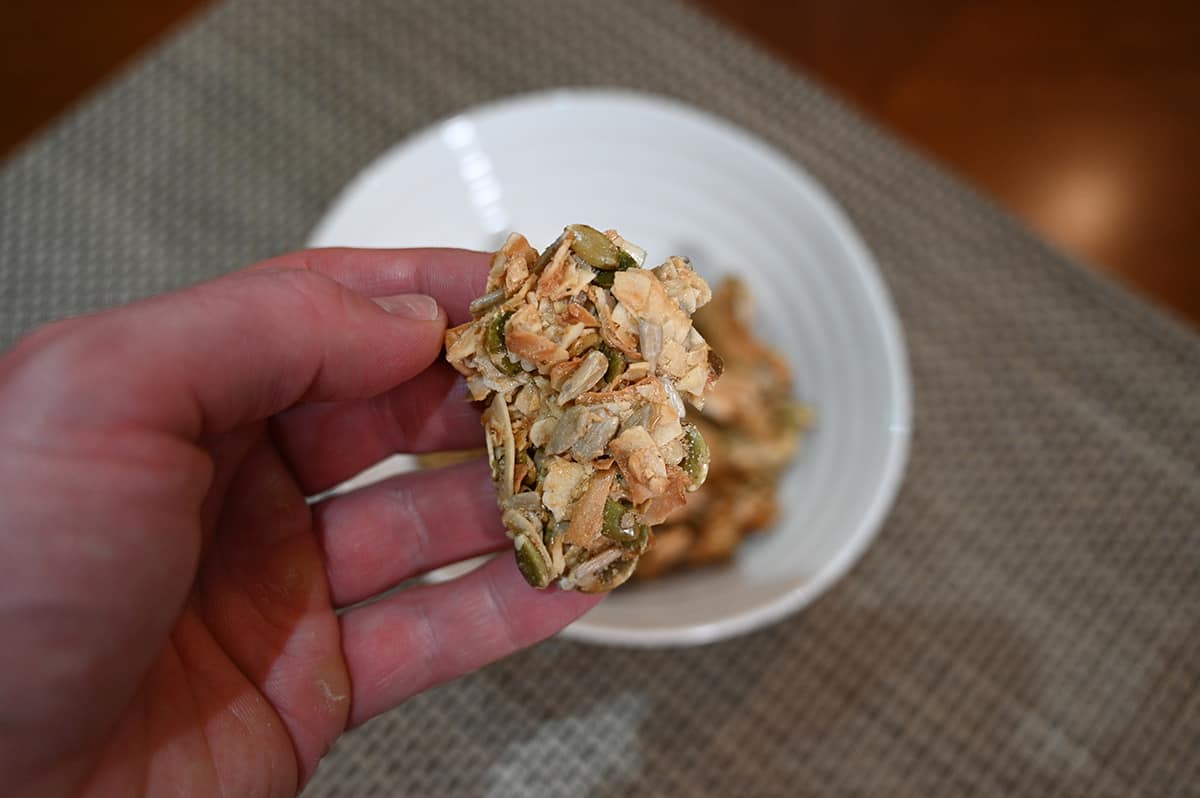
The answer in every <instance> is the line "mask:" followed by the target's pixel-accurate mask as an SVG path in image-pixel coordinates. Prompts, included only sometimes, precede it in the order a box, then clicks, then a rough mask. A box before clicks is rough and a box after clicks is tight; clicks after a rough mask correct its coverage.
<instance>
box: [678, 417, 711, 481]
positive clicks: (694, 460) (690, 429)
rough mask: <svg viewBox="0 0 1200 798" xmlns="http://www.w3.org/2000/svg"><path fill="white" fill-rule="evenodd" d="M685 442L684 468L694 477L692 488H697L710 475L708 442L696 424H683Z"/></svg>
mask: <svg viewBox="0 0 1200 798" xmlns="http://www.w3.org/2000/svg"><path fill="white" fill-rule="evenodd" d="M683 442H684V444H685V445H686V446H687V453H686V454H685V455H684V456H683V470H684V471H686V472H687V475H688V476H689V477H691V478H692V489H693V490H695V489H696V488H698V487H700V486H701V485H703V484H704V480H705V478H706V477H708V463H709V453H708V444H707V443H705V441H704V436H703V435H701V434H700V430H698V429H696V425H695V424H684V425H683Z"/></svg>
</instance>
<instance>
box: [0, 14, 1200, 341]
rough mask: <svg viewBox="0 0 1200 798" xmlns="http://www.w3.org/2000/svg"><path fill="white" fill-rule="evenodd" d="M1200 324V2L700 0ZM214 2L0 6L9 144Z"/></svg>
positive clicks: (0, 74) (2, 126)
mask: <svg viewBox="0 0 1200 798" xmlns="http://www.w3.org/2000/svg"><path fill="white" fill-rule="evenodd" d="M693 2H695V3H697V4H698V5H699V6H701V7H703V8H705V9H707V10H709V11H710V12H711V13H713V14H715V15H716V16H718V17H720V18H722V19H724V20H726V21H727V22H729V23H730V24H731V25H733V26H734V27H736V28H739V29H740V30H742V31H744V32H745V33H747V34H748V35H750V36H751V37H752V38H754V39H756V40H757V41H759V42H760V43H761V44H763V45H764V46H766V47H767V48H769V49H770V50H772V51H774V52H775V53H777V54H778V55H780V56H781V57H783V58H785V59H786V60H788V61H790V62H792V63H793V64H795V65H797V66H798V67H800V68H802V69H804V70H805V71H806V72H808V73H809V74H811V75H814V76H816V77H817V78H818V79H819V80H821V81H823V82H824V83H826V84H827V85H829V86H831V87H833V88H834V89H836V90H837V91H839V92H840V93H841V94H842V95H843V96H845V97H846V98H847V99H848V100H849V101H850V102H852V103H853V104H855V105H857V106H858V107H859V108H860V109H862V110H863V111H864V112H866V113H867V114H869V115H870V116H872V117H874V118H875V119H876V120H878V121H879V122H881V123H882V124H883V125H885V126H886V127H889V128H890V129H892V130H893V131H894V132H895V133H896V134H898V135H899V136H901V137H902V138H904V139H906V140H907V141H908V142H909V143H910V144H912V145H914V146H916V147H917V148H918V149H920V150H922V151H924V152H925V153H926V154H928V155H930V156H931V157H933V158H935V159H937V160H939V161H941V162H942V163H943V164H945V165H947V166H948V167H950V168H951V169H953V170H955V171H957V172H958V173H959V174H961V175H963V176H964V177H966V178H967V179H968V180H970V181H972V182H974V183H975V184H976V185H978V186H980V187H981V188H982V189H983V190H984V191H986V192H988V193H990V194H992V195H993V196H995V197H996V198H997V199H998V200H999V201H1000V202H1001V203H1003V204H1004V205H1006V206H1007V207H1008V208H1010V209H1011V210H1012V211H1013V212H1014V213H1016V214H1017V215H1019V216H1021V217H1022V218H1024V219H1025V220H1026V221H1027V222H1028V223H1029V224H1030V225H1031V226H1032V227H1033V228H1035V229H1036V230H1038V231H1040V232H1041V233H1042V234H1043V235H1044V236H1046V237H1047V238H1048V239H1050V240H1051V241H1053V242H1054V243H1056V244H1057V245H1058V246H1060V247H1061V248H1063V249H1065V250H1067V251H1069V252H1071V253H1074V254H1076V255H1078V256H1080V257H1082V258H1083V259H1085V260H1087V261H1089V262H1090V263H1092V264H1094V265H1095V266H1096V267H1097V268H1100V269H1103V270H1106V271H1108V272H1110V273H1112V274H1114V275H1116V276H1117V277H1118V278H1119V279H1121V280H1123V281H1125V282H1126V283H1128V284H1129V285H1131V286H1133V287H1134V288H1135V289H1137V290H1139V291H1141V292H1143V293H1144V294H1146V295H1147V296H1150V297H1152V298H1154V299H1155V300H1157V301H1158V302H1160V303H1162V304H1164V305H1167V306H1169V307H1171V308H1173V309H1174V310H1175V311H1176V312H1178V313H1181V314H1183V315H1184V316H1186V317H1188V318H1190V319H1191V320H1192V321H1193V322H1200V262H1198V261H1200V257H1198V256H1200V3H1196V2H1170V1H1168V0H1159V1H1156V2H1142V3H1131V2H1128V1H1127V0H1126V1H1125V2H1106V1H1105V0H1052V1H1051V2H1046V1H1045V0H1040V1H1038V0H912V1H911V2H904V3H901V2H895V1H894V0H824V1H823V2H817V1H816V0H795V1H794V2H784V1H783V0H780V2H770V1H769V0H761V1H759V2H755V0H740V1H739V0H693ZM205 5H207V3H206V2H204V0H91V1H90V2H87V1H86V0H47V2H43V3H36V4H31V3H8V4H6V6H5V8H4V9H3V10H2V11H0V93H2V96H4V97H5V98H6V100H7V103H6V105H7V108H6V111H5V113H4V115H3V117H2V118H0V153H6V152H9V151H11V150H12V148H13V147H14V146H16V145H17V144H18V142H20V141H21V140H22V139H24V138H25V137H27V136H29V135H31V134H33V133H34V132H35V131H36V130H37V129H39V128H40V127H41V126H43V125H45V124H46V123H47V121H48V120H50V119H52V118H53V117H54V116H56V115H57V114H59V113H61V111H62V110H63V109H64V108H65V107H67V106H69V104H70V103H72V102H75V101H77V100H78V99H79V98H80V97H81V96H83V95H84V94H85V93H86V92H87V91H88V90H89V89H90V88H92V87H93V86H95V85H96V83H97V82H99V81H100V80H103V79H104V78H105V77H106V76H108V75H110V74H112V72H113V71H114V70H115V69H116V68H118V67H119V66H120V65H121V64H123V63H125V62H127V61H128V60H129V59H130V58H131V57H133V56H134V55H135V54H136V53H137V52H138V51H139V50H140V49H141V48H143V47H145V46H146V45H147V44H148V43H151V42H152V41H154V40H155V39H156V38H157V37H159V36H161V35H162V34H163V32H164V31H165V30H167V29H169V27H170V26H172V25H174V24H179V22H180V21H181V20H183V19H184V18H185V17H186V15H188V14H189V13H192V12H194V11H195V10H196V9H199V8H202V7H203V6H205Z"/></svg>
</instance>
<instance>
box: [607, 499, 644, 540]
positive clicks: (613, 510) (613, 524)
mask: <svg viewBox="0 0 1200 798" xmlns="http://www.w3.org/2000/svg"><path fill="white" fill-rule="evenodd" d="M631 509H632V508H631V507H628V506H626V505H624V504H622V503H621V502H615V501H613V500H612V499H609V500H608V501H606V502H604V525H603V526H602V527H600V534H602V535H604V537H606V538H608V539H609V540H612V541H615V542H617V543H625V544H627V543H636V542H637V540H638V530H637V527H638V526H641V525H640V524H634V525H632V526H625V525H624V524H622V522H623V521H625V516H626V515H628V514H631V513H630V510H631Z"/></svg>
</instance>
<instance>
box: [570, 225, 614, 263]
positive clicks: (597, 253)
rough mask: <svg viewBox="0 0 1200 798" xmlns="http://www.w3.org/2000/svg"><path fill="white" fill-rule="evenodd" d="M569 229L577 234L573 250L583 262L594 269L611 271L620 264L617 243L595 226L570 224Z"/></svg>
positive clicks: (572, 244) (572, 245)
mask: <svg viewBox="0 0 1200 798" xmlns="http://www.w3.org/2000/svg"><path fill="white" fill-rule="evenodd" d="M567 229H568V230H570V231H571V232H572V233H574V234H575V240H574V241H573V242H572V243H571V251H572V252H574V253H575V254H576V255H578V256H579V257H580V258H582V259H583V262H584V263H586V264H587V265H588V266H591V267H592V268H593V269H599V270H601V271H606V272H610V271H612V270H613V269H616V268H617V267H618V266H619V265H620V255H619V253H620V251H621V250H619V249H617V245H616V244H614V243H613V242H611V241H609V240H608V237H607V236H606V235H604V233H601V232H600V231H599V230H597V229H596V228H594V227H588V226H587V225H586V224H570V225H567Z"/></svg>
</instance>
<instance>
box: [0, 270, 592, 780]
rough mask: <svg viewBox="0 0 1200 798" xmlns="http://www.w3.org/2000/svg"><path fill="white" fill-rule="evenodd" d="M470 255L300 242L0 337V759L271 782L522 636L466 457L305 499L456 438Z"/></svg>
mask: <svg viewBox="0 0 1200 798" xmlns="http://www.w3.org/2000/svg"><path fill="white" fill-rule="evenodd" d="M486 272H487V256H486V255H483V254H481V253H474V252H467V251H462V250H346V249H341V250H311V251H307V252H299V253H293V254H290V255H286V256H283V257H280V258H277V259H274V260H272V261H267V262H265V263H262V264H258V265H257V266H254V267H251V268H250V269H246V270H243V271H240V272H235V273H233V274H230V275H228V276H225V277H222V278H219V279H217V280H214V281H211V282H208V283H204V284H201V285H198V286H195V287H192V288H188V289H185V290H182V291H178V292H175V293H172V294H167V295H164V296H160V297H155V298H152V299H148V300H145V301H142V302H139V303H135V304H133V305H129V306H125V307H121V308H117V309H114V310H110V311H106V312H103V313H99V314H95V315H91V316H85V317H79V318H75V319H69V320H66V321H62V322H57V323H54V324H51V325H48V326H46V327H43V328H41V329H39V330H36V331H34V332H33V333H32V334H31V335H29V336H28V337H26V338H25V339H23V340H22V341H20V342H19V343H18V344H17V345H16V346H15V347H14V348H13V349H11V350H10V351H9V352H7V353H6V354H5V355H4V356H3V357H2V358H0V496H2V497H3V499H2V501H0V784H3V785H5V790H13V792H12V793H11V794H13V795H36V796H42V795H46V796H62V795H104V796H107V795H113V796H133V795H159V794H171V795H204V796H211V795H232V796H291V795H294V794H295V793H296V792H297V791H298V790H299V789H300V787H302V786H303V784H304V783H305V782H306V781H307V779H308V778H309V777H310V776H311V775H312V773H313V771H314V769H315V768H316V767H317V763H318V761H319V760H320V758H321V756H322V755H323V754H324V753H325V752H326V751H327V750H328V749H329V747H330V745H331V744H332V743H333V742H334V740H336V739H337V737H338V735H340V734H341V733H342V732H344V731H345V730H347V729H349V728H352V727H354V726H356V725H358V724H360V723H362V722H364V721H365V720H367V719H369V718H371V717H373V716H375V715H377V714H379V713H380V712H384V711H386V710H388V709H390V708H392V707H395V706H397V705H398V704H400V703H401V702H403V701H404V700H405V699H406V698H408V697H410V696H412V695H414V694H416V693H418V692H420V691H422V690H425V689H427V688H429V687H431V686H433V685H436V684H439V683H441V682H444V681H447V680H449V679H452V678H455V677H456V676H459V675H461V674H464V673H467V672H470V671H472V670H474V669H476V668H479V667H481V666H482V665H484V664H486V663H488V662H491V661H494V660H496V659H499V658H501V657H504V656H506V655H508V654H509V653H512V652H513V651H515V650H517V649H520V648H522V647H525V646H528V645H530V644H532V643H534V642H536V641H538V640H540V639H543V638H545V637H547V636H549V635H551V634H553V633H554V632H556V631H558V630H559V629H561V628H562V627H563V626H565V625H566V624H568V623H569V622H571V621H572V620H574V619H575V618H576V617H578V616H579V615H581V614H582V613H583V612H585V611H586V610H587V609H589V608H590V607H591V606H592V605H593V604H595V603H596V602H597V601H598V597H594V596H585V595H579V594H575V593H563V592H559V591H553V590H551V591H535V590H532V589H530V588H529V587H528V586H527V585H526V584H525V582H524V580H523V579H522V577H521V576H520V574H519V573H518V572H517V569H516V567H515V565H514V563H513V558H512V557H498V558H495V559H493V560H491V561H490V562H489V563H488V564H487V565H485V566H484V567H482V568H480V569H478V570H476V571H473V572H472V573H470V574H468V575H466V576H464V577H461V578H459V579H457V580H454V581H452V582H448V583H442V584H437V585H426V586H421V587H418V588H415V589H409V590H404V591H401V592H399V593H396V594H393V595H390V596H387V597H385V598H383V599H381V600H379V601H376V602H373V603H370V604H366V605H361V606H354V605H359V603H360V602H362V601H363V600H364V599H367V598H370V597H372V596H376V595H377V594H379V593H381V592H383V591H385V590H387V589H388V588H390V587H392V586H393V585H395V584H397V583H398V582H400V581H402V580H404V579H406V578H408V577H411V576H414V575H417V574H420V573H422V572H425V571H427V570H429V569H431V568H434V567H437V566H439V565H443V564H446V563H449V562H454V561H457V560H461V559H463V558H466V557H470V556H474V555H478V554H483V553H486V552H490V551H497V550H499V549H502V548H504V547H506V546H508V545H510V544H509V543H508V541H507V540H506V539H505V537H504V534H503V527H502V526H501V524H500V521H499V517H498V513H497V510H496V506H495V501H494V497H493V493H492V487H491V483H490V481H489V478H488V473H487V467H486V465H485V464H483V463H479V462H475V463H466V464H461V465H456V466H451V467H449V468H447V469H443V470H440V471H436V472H428V473H419V474H405V475H401V476H397V477H392V478H390V479H388V480H386V481H384V482H382V483H379V484H376V485H374V486H371V487H368V488H365V489H362V490H359V491H356V492H354V493H351V494H346V495H342V496H339V497H336V498H333V499H329V500H326V501H323V502H320V503H316V504H312V505H310V504H309V503H308V502H307V501H306V499H305V497H306V496H311V495H314V494H317V493H319V492H321V491H323V490H325V489H327V488H329V487H331V486H333V485H336V484H338V483H339V482H341V481H342V480H344V479H346V478H348V477H350V476H352V475H354V474H355V473H357V472H359V471H360V470H361V469H363V468H365V467H366V466H368V465H371V464H372V463H374V462H377V461H378V460H380V459H382V458H383V457H385V456H387V455H389V454H392V453H394V452H420V451H430V450H436V449H445V448H467V447H472V446H476V445H478V444H479V442H480V441H481V440H482V434H481V431H480V427H479V423H478V415H477V412H478V411H477V410H475V409H474V408H472V407H471V405H470V404H469V403H468V402H466V401H465V390H464V388H463V386H462V384H461V382H460V381H459V380H458V379H457V378H456V376H455V375H454V373H453V372H452V371H451V370H450V369H449V367H447V366H446V365H445V364H444V363H442V362H441V360H440V357H439V354H440V350H441V345H442V335H443V332H444V331H445V329H446V325H447V323H451V324H457V323H461V322H463V321H465V320H467V319H468V318H469V314H468V312H467V303H468V301H469V300H470V299H471V298H473V297H474V296H476V295H478V293H480V292H481V291H482V288H483V285H484V281H485V279H486Z"/></svg>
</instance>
